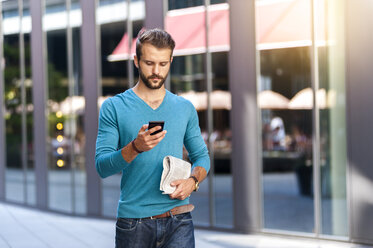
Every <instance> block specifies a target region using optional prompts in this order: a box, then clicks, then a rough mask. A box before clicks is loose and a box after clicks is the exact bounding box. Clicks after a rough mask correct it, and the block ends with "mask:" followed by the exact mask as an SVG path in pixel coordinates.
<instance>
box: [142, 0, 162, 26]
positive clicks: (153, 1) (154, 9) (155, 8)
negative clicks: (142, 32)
mask: <svg viewBox="0 0 373 248" xmlns="http://www.w3.org/2000/svg"><path fill="white" fill-rule="evenodd" d="M165 4H166V1H165V0H145V28H146V29H151V28H161V29H163V28H164V13H165V11H166V9H165Z"/></svg>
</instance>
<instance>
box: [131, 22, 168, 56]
mask: <svg viewBox="0 0 373 248" xmlns="http://www.w3.org/2000/svg"><path fill="white" fill-rule="evenodd" d="M146 43H148V44H151V45H153V46H155V47H156V48H169V49H171V57H172V53H173V51H174V48H175V41H174V39H172V37H171V35H170V34H169V33H167V32H166V31H164V30H162V29H159V28H155V29H149V30H141V31H140V32H139V34H138V36H137V40H136V56H137V59H138V60H140V57H141V55H142V50H141V49H142V46H143V45H144V44H146Z"/></svg>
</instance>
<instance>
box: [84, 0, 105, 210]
mask: <svg viewBox="0 0 373 248" xmlns="http://www.w3.org/2000/svg"><path fill="white" fill-rule="evenodd" d="M80 4H81V9H82V17H83V22H82V28H81V48H82V51H81V52H82V54H81V57H82V70H83V94H84V98H85V112H84V113H85V115H84V132H85V134H86V145H85V163H86V173H87V214H88V215H101V204H102V203H101V187H100V178H99V176H98V174H97V172H96V168H95V149H96V136H97V130H98V108H97V99H98V92H99V91H98V85H99V80H98V79H99V77H98V64H99V63H98V61H99V59H98V58H99V57H98V50H97V47H98V46H97V44H98V43H97V42H98V39H97V28H96V1H85V0H82V1H80Z"/></svg>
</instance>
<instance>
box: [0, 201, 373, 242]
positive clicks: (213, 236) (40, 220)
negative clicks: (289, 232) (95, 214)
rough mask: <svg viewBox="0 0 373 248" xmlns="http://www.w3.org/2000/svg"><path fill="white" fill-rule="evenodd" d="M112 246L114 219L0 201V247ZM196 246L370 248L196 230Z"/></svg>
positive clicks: (308, 240) (298, 239)
mask: <svg viewBox="0 0 373 248" xmlns="http://www.w3.org/2000/svg"><path fill="white" fill-rule="evenodd" d="M10 247H11V248H62V247H63V248H66V247H69V248H84V247H91V248H108V247H114V220H102V219H93V218H82V217H72V216H67V215H61V214H56V213H50V212H42V211H39V210H34V209H30V208H24V207H19V206H14V205H10V204H6V203H0V248H10ZM196 247H197V248H200V247H201V248H222V247H228V248H241V247H248V248H373V247H370V246H361V245H353V244H349V243H343V242H332V241H318V240H310V239H300V238H291V239H290V238H283V237H281V238H280V237H272V236H264V235H242V234H232V233H224V232H214V231H205V230H196Z"/></svg>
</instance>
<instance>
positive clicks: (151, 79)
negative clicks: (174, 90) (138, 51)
mask: <svg viewBox="0 0 373 248" xmlns="http://www.w3.org/2000/svg"><path fill="white" fill-rule="evenodd" d="M171 61H172V58H171V49H168V48H160V49H159V48H156V47H154V46H153V45H151V44H144V45H143V46H142V55H141V58H140V60H139V59H138V58H137V57H136V56H135V65H136V67H137V68H138V69H139V74H140V81H141V82H143V83H144V84H145V86H146V87H148V88H149V89H159V88H161V87H162V86H163V84H164V81H165V80H166V78H167V75H168V72H169V71H170V65H171Z"/></svg>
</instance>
